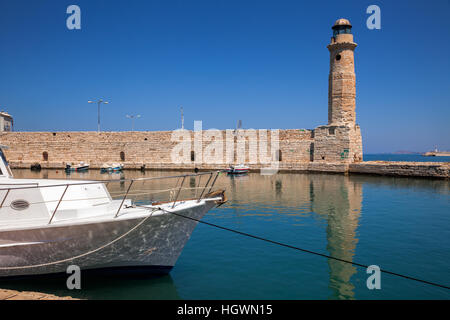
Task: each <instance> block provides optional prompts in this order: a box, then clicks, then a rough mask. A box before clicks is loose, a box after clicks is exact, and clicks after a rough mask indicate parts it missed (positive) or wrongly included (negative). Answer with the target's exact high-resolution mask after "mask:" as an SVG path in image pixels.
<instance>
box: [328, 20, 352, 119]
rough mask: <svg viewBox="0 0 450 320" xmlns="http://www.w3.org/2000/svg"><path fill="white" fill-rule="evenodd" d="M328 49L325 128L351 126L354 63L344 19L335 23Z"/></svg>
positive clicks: (350, 36) (347, 27)
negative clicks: (326, 125) (328, 73)
mask: <svg viewBox="0 0 450 320" xmlns="http://www.w3.org/2000/svg"><path fill="white" fill-rule="evenodd" d="M332 29H333V37H331V43H330V44H329V45H328V46H327V48H328V50H330V75H329V78H328V125H342V124H343V125H354V124H355V120H356V119H355V118H356V117H355V94H356V92H355V91H356V89H355V79H356V77H355V62H354V61H355V60H354V55H353V51H354V50H355V48H356V43H354V42H353V34H352V33H351V29H352V25H351V24H350V21H348V20H347V19H339V20H337V21H336V22H335V24H334V26H333V27H332Z"/></svg>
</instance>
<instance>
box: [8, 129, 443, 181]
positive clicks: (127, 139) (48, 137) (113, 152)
mask: <svg viewBox="0 0 450 320" xmlns="http://www.w3.org/2000/svg"><path fill="white" fill-rule="evenodd" d="M187 134H188V135H187V137H188V139H187V140H186V141H187V145H188V148H187V150H188V152H187V154H186V155H185V157H184V160H186V161H184V162H182V163H175V162H173V161H172V156H171V153H172V150H173V149H174V148H176V146H178V147H180V142H181V141H183V139H176V138H175V139H174V138H172V136H173V132H172V131H140V132H101V133H97V132H8V133H2V134H0V144H3V145H7V146H8V147H9V149H6V150H5V154H6V157H7V159H8V161H9V162H10V165H11V167H12V168H25V169H29V168H30V167H31V165H32V164H36V163H38V164H40V165H41V167H42V168H52V169H62V168H64V167H65V165H66V163H78V162H80V161H84V162H87V163H89V164H90V166H91V168H94V169H95V168H100V167H101V166H102V164H103V163H105V162H120V163H123V164H124V165H125V168H126V169H140V168H141V167H142V166H145V169H149V170H193V169H194V168H198V169H200V170H216V169H225V168H227V167H228V166H229V165H230V164H233V163H241V162H244V163H247V164H249V166H250V167H251V169H252V170H254V171H259V169H261V168H267V167H268V166H269V164H267V163H260V161H259V160H260V158H259V157H260V156H261V154H265V155H270V154H272V155H273V156H274V157H273V159H275V160H277V162H276V165H277V166H278V171H279V172H324V173H344V174H372V175H386V176H411V177H413V176H414V177H431V178H444V179H448V178H449V173H450V163H439V162H386V161H370V162H362V161H361V160H362V143H361V134H360V130H359V127H358V126H355V127H354V128H352V127H349V126H329V125H328V126H321V127H318V128H316V129H315V130H305V129H291V130H280V131H279V135H278V138H279V140H278V145H276V144H274V148H273V150H271V148H270V145H271V134H270V132H266V135H265V136H264V135H259V133H258V132H251V131H249V132H241V133H239V132H234V130H230V131H229V132H226V131H217V132H216V133H215V135H216V136H215V137H214V135H212V134H211V133H209V134H207V133H206V131H203V132H202V134H201V135H202V139H203V148H202V149H199V147H197V146H196V145H195V142H194V137H195V134H199V133H194V132H192V131H187ZM227 134H229V135H231V136H232V139H231V140H230V139H229V141H231V142H232V145H233V146H231V147H230V146H227ZM252 135H253V136H254V137H256V142H257V143H256V144H254V145H252V144H251V143H249V136H252ZM217 137H219V138H220V137H221V138H222V139H223V144H222V145H221V146H222V148H218V147H216V148H215V149H216V150H220V149H221V150H222V152H218V154H219V158H220V159H222V161H216V160H215V159H217V155H215V151H212V150H213V149H214V148H212V147H213V146H214V142H215V141H216V138H217ZM218 140H220V139H217V141H218ZM242 141H244V142H245V143H242ZM239 148H241V149H242V148H244V150H245V152H244V154H245V160H242V159H240V158H239V156H238V154H237V153H238V152H237V150H238V149H239ZM260 148H262V149H263V151H265V152H262V153H260V150H259V149H260ZM200 150H202V152H200ZM230 150H231V151H230ZM271 152H272V153H271ZM199 153H201V154H202V156H203V159H200V156H199ZM255 159H256V163H255V162H254V161H255Z"/></svg>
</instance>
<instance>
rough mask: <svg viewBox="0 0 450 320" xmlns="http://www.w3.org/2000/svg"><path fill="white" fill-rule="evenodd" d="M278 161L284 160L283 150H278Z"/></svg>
mask: <svg viewBox="0 0 450 320" xmlns="http://www.w3.org/2000/svg"><path fill="white" fill-rule="evenodd" d="M277 160H278V161H281V160H283V158H282V154H281V150H280V149H278V152H277Z"/></svg>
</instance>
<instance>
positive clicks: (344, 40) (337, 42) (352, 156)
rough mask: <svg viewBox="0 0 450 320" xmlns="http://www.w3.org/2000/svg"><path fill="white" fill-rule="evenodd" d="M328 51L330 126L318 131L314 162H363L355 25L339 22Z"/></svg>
mask: <svg viewBox="0 0 450 320" xmlns="http://www.w3.org/2000/svg"><path fill="white" fill-rule="evenodd" d="M331 29H332V30H333V34H332V37H331V41H330V43H329V44H328V46H327V48H328V50H329V52H330V73H329V75H328V125H325V126H319V127H317V128H316V129H314V143H313V144H312V145H311V148H310V149H311V153H312V155H313V156H312V157H311V160H312V161H314V162H341V163H342V162H344V163H353V162H359V161H362V158H363V153H362V138H361V129H360V127H359V125H358V124H356V112H355V106H356V101H355V98H356V76H355V56H354V51H355V48H356V46H357V45H356V43H355V42H354V41H353V34H352V24H351V23H350V21H349V20H347V19H338V20H336V22H335V23H334V25H333V26H332V27H331Z"/></svg>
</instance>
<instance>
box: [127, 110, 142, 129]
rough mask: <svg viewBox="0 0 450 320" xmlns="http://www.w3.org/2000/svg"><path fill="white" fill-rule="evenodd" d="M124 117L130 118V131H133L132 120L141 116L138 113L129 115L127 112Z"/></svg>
mask: <svg viewBox="0 0 450 320" xmlns="http://www.w3.org/2000/svg"><path fill="white" fill-rule="evenodd" d="M126 117H127V118H128V119H131V131H134V120H135V119H139V118H140V117H141V115H140V114H138V115H129V114H127V116H126Z"/></svg>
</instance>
